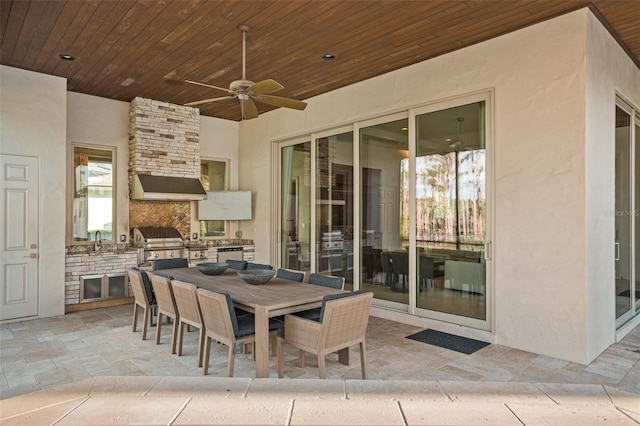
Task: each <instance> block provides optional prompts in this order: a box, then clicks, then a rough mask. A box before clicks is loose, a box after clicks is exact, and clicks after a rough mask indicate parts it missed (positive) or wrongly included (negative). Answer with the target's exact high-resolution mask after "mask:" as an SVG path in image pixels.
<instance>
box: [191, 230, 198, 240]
mask: <svg viewBox="0 0 640 426" xmlns="http://www.w3.org/2000/svg"><path fill="white" fill-rule="evenodd" d="M191 239H192V240H197V239H198V233H197V232H194V233H193V235H192V236H191Z"/></svg>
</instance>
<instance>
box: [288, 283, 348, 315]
mask: <svg viewBox="0 0 640 426" xmlns="http://www.w3.org/2000/svg"><path fill="white" fill-rule="evenodd" d="M344 281H345V280H344V277H333V276H329V275H323V274H318V273H315V272H313V273H311V274H310V275H309V284H313V285H319V286H322V287H329V288H335V289H337V290H344ZM320 309H321V308H313V309H308V310H306V311H300V312H294V313H293V315H296V316H299V317H302V318H307V319H310V320H315V321H318V320H319V319H320Z"/></svg>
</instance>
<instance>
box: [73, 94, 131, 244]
mask: <svg viewBox="0 0 640 426" xmlns="http://www.w3.org/2000/svg"><path fill="white" fill-rule="evenodd" d="M67 99H68V113H67V114H68V120H67V121H68V127H67V141H68V143H69V144H72V143H78V144H83V145H98V146H103V147H107V148H112V147H115V148H116V197H117V200H118V201H117V203H116V209H117V210H116V229H115V230H114V233H113V235H114V238H119V236H120V235H126V236H127V241H128V238H129V173H128V168H129V102H122V101H115V100H111V99H105V98H100V97H98V96H90V95H85V94H82V93H74V92H68V95H67ZM70 149H71V148H70V147H69V150H70ZM67 153H68V156H69V155H71V151H67ZM67 158H70V157H67ZM67 184H68V185H71V182H68V183H67ZM72 201H73V200H72V198H71V196H68V197H67V203H68V207H67V208H68V210H67V211H69V212H70V211H71V208H72Z"/></svg>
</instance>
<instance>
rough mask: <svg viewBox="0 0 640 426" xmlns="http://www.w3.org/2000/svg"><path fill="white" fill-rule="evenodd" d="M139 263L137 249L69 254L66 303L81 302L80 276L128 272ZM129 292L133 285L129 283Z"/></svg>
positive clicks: (66, 262)
mask: <svg viewBox="0 0 640 426" xmlns="http://www.w3.org/2000/svg"><path fill="white" fill-rule="evenodd" d="M137 265H138V253H137V251H135V250H131V251H127V252H125V253H118V254H117V255H116V254H110V253H108V254H105V255H103V254H96V255H89V254H87V253H74V254H69V255H68V256H67V257H66V259H65V268H64V269H65V279H64V281H65V287H64V289H65V290H64V298H65V301H64V303H65V305H71V304H75V303H80V277H81V276H85V275H104V274H117V273H126V271H127V269H131V268H132V267H134V266H137ZM129 294H133V293H132V292H131V285H129Z"/></svg>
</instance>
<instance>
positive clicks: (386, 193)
mask: <svg viewBox="0 0 640 426" xmlns="http://www.w3.org/2000/svg"><path fill="white" fill-rule="evenodd" d="M489 99H490V94H488V93H485V94H478V95H473V96H467V97H461V98H458V99H457V100H450V101H446V102H441V103H438V104H435V103H434V104H431V105H429V106H425V107H422V108H419V109H413V110H408V111H404V112H398V113H395V114H389V115H387V116H382V117H378V118H373V119H370V120H367V121H362V122H356V123H353V125H352V126H351V125H349V126H344V127H342V128H339V129H332V130H325V131H322V132H318V133H313V134H310V135H308V136H301V138H300V139H299V140H296V141H287V142H281V143H279V144H278V145H277V151H274V152H277V156H278V157H277V158H278V162H279V167H278V173H279V174H278V176H277V179H278V188H277V191H278V195H279V200H278V203H279V210H280V211H279V212H278V216H277V217H278V219H277V220H278V222H279V223H278V226H280V229H281V234H280V238H279V240H278V244H279V246H278V249H279V259H277V262H276V263H277V266H279V267H285V268H290V269H298V270H303V271H308V272H318V273H321V274H326V275H334V276H341V277H344V278H345V289H347V290H352V289H360V290H363V291H371V292H373V293H374V297H375V300H374V304H375V305H376V306H378V307H382V308H384V309H388V310H390V311H391V310H392V311H397V312H403V313H408V314H414V315H417V316H421V317H428V318H433V319H436V320H442V321H447V322H449V323H457V324H460V325H465V326H470V327H475V328H479V329H484V330H487V329H490V318H489V314H488V313H489V312H491V309H490V300H491V298H490V295H491V289H490V286H489V285H488V282H490V280H489V279H488V277H489V276H490V268H489V265H490V262H488V260H490V256H488V255H487V253H486V251H487V250H486V248H487V247H490V245H488V244H487V243H488V242H489V241H488V240H489V238H488V237H487V236H488V235H490V221H489V219H488V218H489V217H490V215H489V211H490V210H489V208H490V202H489V197H488V187H489V185H488V184H487V176H488V173H487V170H488V169H489V167H490V161H489V156H487V142H486V141H487V135H488V134H490V132H489V131H488V130H487V127H488V124H487V123H490V122H491V120H490V119H489V118H488V115H489V113H488V112H487V110H489V109H490V108H489V106H488V104H489Z"/></svg>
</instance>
